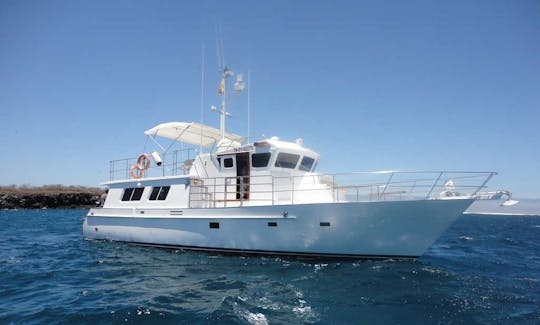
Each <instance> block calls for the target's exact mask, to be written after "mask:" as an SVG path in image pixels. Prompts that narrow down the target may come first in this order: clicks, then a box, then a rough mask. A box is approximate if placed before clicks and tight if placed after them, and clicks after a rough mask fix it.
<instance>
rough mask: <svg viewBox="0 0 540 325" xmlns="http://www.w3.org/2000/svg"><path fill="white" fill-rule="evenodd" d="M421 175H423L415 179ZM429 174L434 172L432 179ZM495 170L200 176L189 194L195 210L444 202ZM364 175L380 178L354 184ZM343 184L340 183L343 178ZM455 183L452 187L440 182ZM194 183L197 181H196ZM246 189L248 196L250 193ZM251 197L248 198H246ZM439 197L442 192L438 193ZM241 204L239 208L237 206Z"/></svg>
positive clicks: (470, 192) (481, 183) (478, 185)
mask: <svg viewBox="0 0 540 325" xmlns="http://www.w3.org/2000/svg"><path fill="white" fill-rule="evenodd" d="M414 174H416V176H418V177H411V175H414ZM426 174H433V177H431V178H430V177H428V176H427V175H426ZM495 174H496V173H495V172H455V171H449V172H448V171H435V172H432V171H430V172H412V171H406V172H398V171H392V172H388V173H380V172H374V173H373V172H371V173H370V172H361V173H358V172H357V173H339V174H330V175H324V174H304V175H296V176H292V175H291V176H273V175H251V176H232V177H231V176H229V177H213V178H196V182H195V181H192V183H191V187H190V194H189V202H190V206H191V207H197V206H201V207H202V206H206V207H219V206H223V207H228V206H243V205H245V204H249V205H259V204H262V203H263V202H266V203H265V204H262V205H280V204H298V203H316V202H334V203H335V202H355V201H383V200H385V201H387V200H397V201H402V200H412V199H430V200H432V199H445V198H447V197H449V196H459V197H469V198H473V197H474V195H475V194H476V193H478V192H479V191H480V190H483V189H485V188H486V184H487V182H488V181H489V180H490V179H491V177H493V176H494V175H495ZM355 176H357V177H358V176H359V177H373V176H377V177H381V179H379V180H378V181H368V182H359V183H351V182H350V179H351V178H354V177H355ZM340 177H342V178H344V180H343V181H342V182H340V180H339V178H340ZM441 179H446V180H447V181H448V180H452V184H453V185H452V186H449V185H446V182H447V181H445V182H441ZM194 180H195V179H194ZM246 191H247V192H246ZM246 193H249V196H245V194H246ZM434 193H438V194H434ZM235 202H236V204H235Z"/></svg>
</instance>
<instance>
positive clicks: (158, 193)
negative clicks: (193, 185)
mask: <svg viewBox="0 0 540 325" xmlns="http://www.w3.org/2000/svg"><path fill="white" fill-rule="evenodd" d="M170 188H171V187H170V186H156V187H154V188H152V193H151V194H150V197H149V198H148V199H149V200H150V201H155V200H159V201H163V200H165V199H166V198H167V194H169V189H170Z"/></svg>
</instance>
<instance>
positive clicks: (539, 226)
mask: <svg viewBox="0 0 540 325" xmlns="http://www.w3.org/2000/svg"><path fill="white" fill-rule="evenodd" d="M531 228H540V225H534V226H531Z"/></svg>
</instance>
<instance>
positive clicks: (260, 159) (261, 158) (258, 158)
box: [251, 152, 271, 167]
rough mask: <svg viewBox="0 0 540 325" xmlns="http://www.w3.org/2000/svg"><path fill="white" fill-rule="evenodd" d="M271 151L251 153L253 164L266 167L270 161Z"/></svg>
mask: <svg viewBox="0 0 540 325" xmlns="http://www.w3.org/2000/svg"><path fill="white" fill-rule="evenodd" d="M270 155H271V154H270V153H269V152H263V153H254V154H252V155H251V166H253V167H266V166H268V162H269V161H270Z"/></svg>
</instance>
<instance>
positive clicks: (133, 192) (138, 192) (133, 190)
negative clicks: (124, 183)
mask: <svg viewBox="0 0 540 325" xmlns="http://www.w3.org/2000/svg"><path fill="white" fill-rule="evenodd" d="M143 192H144V187H130V188H126V189H124V194H123V195H122V201H139V200H140V199H141V196H142V194H143Z"/></svg>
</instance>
